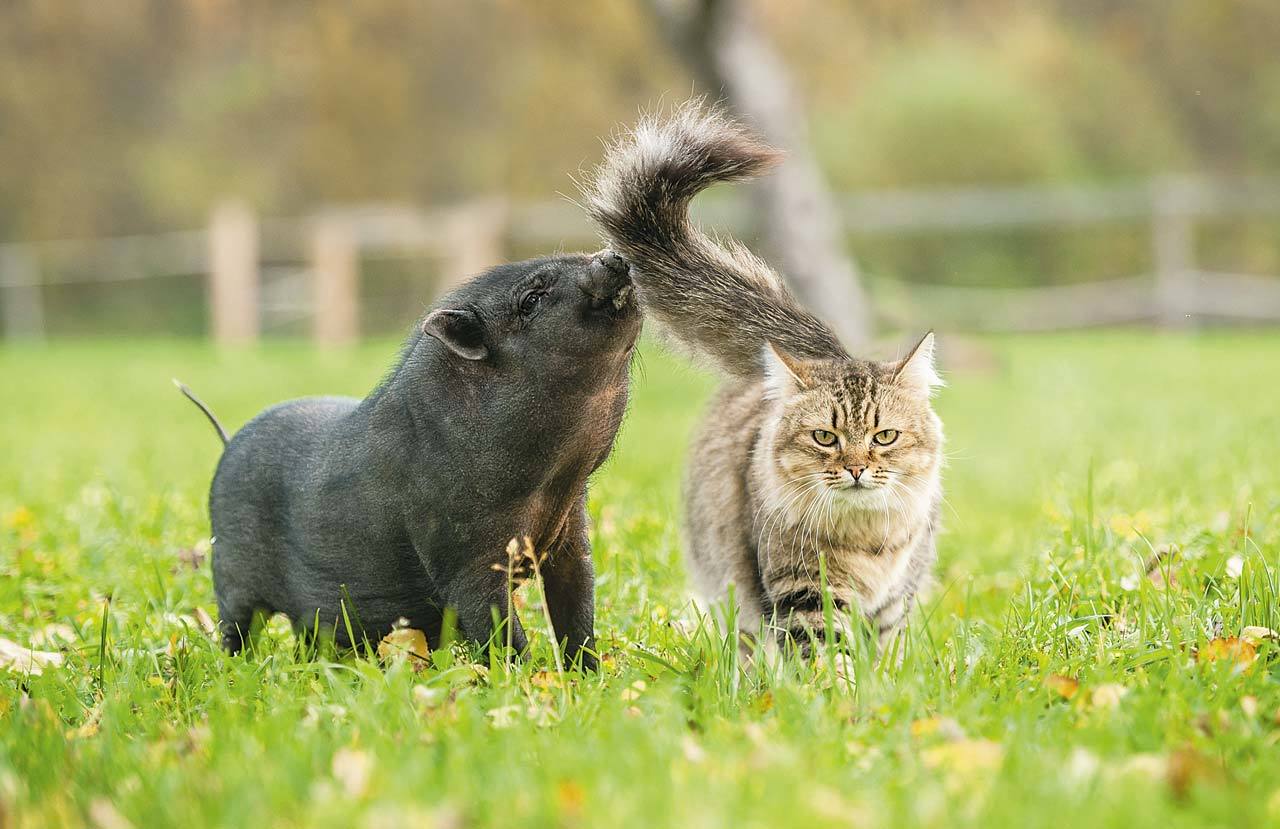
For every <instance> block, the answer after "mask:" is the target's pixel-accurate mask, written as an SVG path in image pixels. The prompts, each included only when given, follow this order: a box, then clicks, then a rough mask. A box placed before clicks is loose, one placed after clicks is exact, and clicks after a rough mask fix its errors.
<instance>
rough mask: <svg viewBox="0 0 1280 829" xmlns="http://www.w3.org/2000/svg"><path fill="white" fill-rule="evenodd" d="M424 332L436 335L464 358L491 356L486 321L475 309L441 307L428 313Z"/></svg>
mask: <svg viewBox="0 0 1280 829" xmlns="http://www.w3.org/2000/svg"><path fill="white" fill-rule="evenodd" d="M422 333H424V334H426V335H428V336H431V337H435V338H436V339H437V340H439V341H440V342H442V343H444V344H445V346H446V347H447V348H448V349H449V350H450V351H452V352H453V353H454V354H457V355H458V356H459V357H461V358H462V359H464V360H483V359H484V358H485V357H488V356H489V349H488V348H486V347H485V344H484V321H483V320H482V319H480V315H479V314H477V313H476V312H475V311H470V310H457V309H453V308H440V309H438V310H435V311H432V312H431V313H430V314H427V318H426V319H425V320H423V321H422Z"/></svg>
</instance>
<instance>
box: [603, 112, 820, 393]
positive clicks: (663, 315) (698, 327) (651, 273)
mask: <svg viewBox="0 0 1280 829" xmlns="http://www.w3.org/2000/svg"><path fill="white" fill-rule="evenodd" d="M781 157H782V154H781V153H780V152H779V151H778V150H776V149H774V148H773V147H770V146H768V145H767V144H765V143H763V142H762V141H761V140H760V139H758V138H756V137H755V136H754V135H752V134H751V133H750V132H748V131H747V130H746V129H745V128H743V127H742V126H741V125H740V124H738V123H736V122H735V121H733V120H732V119H731V118H729V117H728V116H726V115H725V114H724V113H723V112H722V111H720V110H718V109H715V108H710V107H707V106H705V105H704V104H703V102H701V101H699V100H695V101H691V102H689V103H687V104H685V105H684V106H682V107H680V108H679V109H678V110H677V111H676V112H675V113H674V115H671V116H669V117H665V118H664V117H659V116H649V117H646V118H644V119H642V120H641V121H640V123H639V124H637V125H636V127H635V128H634V129H633V130H632V131H631V132H629V133H626V134H624V135H623V136H622V137H621V138H619V139H618V140H617V141H615V142H614V143H613V144H612V146H610V147H609V149H608V151H607V153H606V155H605V158H604V161H603V162H601V164H600V167H599V169H598V170H597V171H596V174H595V176H594V177H593V178H592V179H591V180H590V181H589V182H588V183H587V184H586V185H585V186H584V187H583V195H584V196H585V206H586V209H587V213H588V214H589V215H590V217H591V218H592V219H593V220H594V221H595V222H596V223H597V224H599V225H600V227H601V228H602V229H603V230H604V232H605V235H606V236H607V238H608V240H609V242H610V244H611V245H612V246H613V247H614V249H615V250H617V251H618V252H619V253H621V254H622V255H623V256H625V257H626V258H627V259H628V260H630V261H631V264H632V266H633V267H634V269H635V273H634V278H635V281H636V283H637V285H638V286H639V289H640V296H641V299H642V301H643V303H644V305H645V308H646V310H647V311H648V313H649V314H650V315H651V316H652V317H655V318H656V319H658V320H659V321H661V322H662V323H664V324H665V326H666V327H667V328H668V329H670V331H671V333H672V334H673V335H674V336H675V337H676V338H677V339H679V340H681V341H682V342H683V343H684V344H686V345H688V346H689V347H691V348H692V349H693V350H694V351H695V352H696V353H697V354H700V355H703V356H705V357H706V358H709V359H710V360H712V361H713V362H714V363H715V364H716V365H717V366H719V367H720V368H721V369H723V370H724V371H726V372H728V373H730V374H733V375H737V376H740V377H757V376H760V374H761V372H762V370H763V365H762V361H761V354H762V352H763V350H764V346H765V344H766V343H771V344H772V345H773V346H774V347H775V348H779V349H782V350H784V351H786V352H788V353H790V354H792V355H793V356H796V357H808V358H823V357H839V356H843V355H844V354H845V352H844V350H843V349H842V348H841V346H840V343H839V341H838V340H837V338H836V336H835V335H834V334H833V333H832V332H831V330H830V329H828V328H827V327H826V326H825V325H824V324H823V323H822V322H821V321H819V320H818V319H817V317H815V316H814V315H813V314H811V313H809V312H808V311H806V310H805V309H804V308H803V307H801V305H800V304H799V303H798V302H797V301H796V300H795V298H794V297H792V296H791V293H790V292H789V291H788V290H787V289H786V287H785V286H784V285H783V283H782V280H781V279H780V278H779V277H778V275H777V274H776V273H775V272H774V271H773V270H772V269H771V268H770V267H769V266H768V265H766V264H765V263H764V262H763V261H761V260H760V259H759V258H758V257H756V256H755V255H754V254H752V253H751V252H750V251H748V250H747V249H746V248H745V247H743V246H742V245H741V244H739V243H738V242H735V241H733V240H729V241H727V242H725V243H724V244H721V243H719V242H717V241H716V240H714V239H712V238H710V237H709V236H707V235H706V234H705V233H704V232H702V231H701V230H699V229H698V228H697V227H695V226H694V225H693V223H692V222H691V221H690V219H689V202H690V201H691V200H692V199H693V197H694V196H696V195H697V194H698V193H699V192H701V191H702V190H704V189H706V188H707V187H709V186H711V185H712V184H715V183H716V182H720V181H735V180H740V179H748V178H753V177H755V176H758V175H760V174H761V173H763V172H765V171H766V170H768V169H769V168H770V167H772V166H773V165H774V164H776V163H777V162H778V161H779V160H780V159H781Z"/></svg>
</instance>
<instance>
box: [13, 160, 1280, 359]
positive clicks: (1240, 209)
mask: <svg viewBox="0 0 1280 829" xmlns="http://www.w3.org/2000/svg"><path fill="white" fill-rule="evenodd" d="M747 207H748V206H747V204H746V203H745V202H726V203H719V204H713V205H708V207H707V208H706V209H704V210H703V211H701V218H702V219H703V220H704V222H705V223H706V224H708V225H710V226H713V227H717V228H725V229H727V230H729V231H730V232H736V233H741V232H742V231H743V230H744V229H745V228H747V227H748V226H749V225H750V218H751V217H750V215H749V213H748V212H747ZM841 211H842V214H841V218H842V220H843V224H844V227H845V228H846V230H847V231H849V232H851V233H857V234H860V235H862V236H868V235H877V234H897V233H904V232H920V231H937V230H945V231H952V232H963V231H981V230H990V229H1000V228H1045V229H1062V228H1070V227H1079V226H1086V225H1106V224H1108V223H1115V222H1119V221H1134V220H1139V221H1143V222H1147V223H1149V225H1150V228H1151V245H1152V262H1153V263H1154V271H1153V272H1152V273H1149V274H1141V275H1135V276H1130V277H1125V278H1122V279H1115V280H1106V281H1096V282H1085V283H1079V284H1072V285H1061V286H1049V287H1043V286H1041V287H1029V288H1010V289H999V288H978V287H972V288H970V287H956V286H945V285H914V284H913V285H911V286H909V289H907V290H900V291H896V292H891V293H893V294H894V296H893V297H884V298H882V300H883V301H882V306H883V307H881V308H880V309H879V310H880V312H881V314H882V316H889V317H890V318H891V319H893V320H894V321H895V322H899V323H902V324H911V325H919V324H922V323H923V324H931V325H935V326H937V327H941V328H960V329H966V330H981V331H1030V330H1050V329H1060V328H1077V327H1083V326H1095V325H1111V324H1121V323H1134V322H1154V323H1157V324H1159V325H1161V326H1164V327H1168V328H1181V327H1186V326H1188V325H1193V324H1195V323H1196V322H1197V321H1198V320H1201V319H1213V320H1232V321H1246V322H1267V323H1274V322H1280V278H1277V277H1274V276H1264V275H1256V274H1230V273H1216V272H1209V271H1204V270H1201V269H1199V268H1197V266H1196V251H1195V241H1194V240H1195V232H1194V231H1195V227H1196V224H1197V223H1198V222H1201V221H1206V220H1222V219H1231V218H1237V217H1245V216H1265V217H1280V179H1250V180H1227V179H1206V178H1178V179H1170V178H1165V179H1159V180H1156V181H1152V182H1146V183H1140V184H1135V185H1124V186H1111V187H1069V188H1052V189H1045V188H1007V189H981V190H947V191H929V192H920V191H916V192H889V193H870V194H858V195H852V196H847V197H845V198H844V199H843V200H842V202H841ZM1278 243H1280V240H1278ZM596 244H598V237H597V236H596V235H595V232H594V231H593V229H592V228H591V226H590V225H589V224H588V223H587V222H586V221H585V219H584V218H583V216H582V214H581V211H580V210H579V209H578V208H577V207H575V206H574V205H572V204H569V203H568V202H567V201H559V202H548V203H538V204H508V203H506V202H503V201H501V200H496V199H494V200H484V201H476V202H471V203H467V204H462V205H456V206H450V207H442V208H434V209H417V208H410V207H398V206H394V207H383V206H366V207H359V208H354V209H342V210H328V211H324V212H322V213H319V214H317V215H314V216H310V217H307V218H304V219H283V220H282V219H274V220H265V221H263V220H259V219H258V218H257V217H255V216H254V215H253V213H252V212H251V211H250V210H249V209H248V208H247V207H245V206H243V205H237V204H225V205H221V206H219V207H218V208H217V209H215V210H214V212H213V214H212V216H211V218H210V222H209V226H208V227H207V228H206V229H204V230H196V231H182V232H173V233H161V234H155V235H148V236H131V237H119V238H111V239H92V240H72V241H54V242H39V243H8V244H0V309H3V310H2V317H0V323H2V324H3V332H4V335H5V337H6V338H10V339H40V338H42V337H43V336H44V333H45V311H44V303H43V291H42V289H43V287H44V286H49V285H57V284H67V283H74V282H100V283H101V282H105V283H110V282H122V281H131V280H137V279H148V278H159V277H163V276H165V275H175V274H204V275H205V278H206V280H207V286H208V290H207V294H208V312H209V330H210V332H211V334H212V336H213V338H214V339H215V340H216V341H217V342H219V343H224V344H228V345H234V344H243V343H250V342H253V341H254V340H256V339H257V338H258V337H259V335H260V332H261V329H262V320H263V319H264V317H274V318H280V317H282V316H283V317H287V318H296V319H302V318H309V319H310V322H311V330H312V335H313V337H314V339H315V340H316V341H317V342H318V343H320V344H324V345H341V344H345V343H349V342H351V341H353V340H355V339H356V338H357V337H358V336H359V330H358V327H359V326H358V320H359V297H360V291H359V282H360V260H361V257H362V256H363V255H368V254H376V253H379V252H384V251H387V250H394V251H399V252H403V251H406V250H412V251H420V252H423V253H425V254H427V255H429V256H432V257H435V258H436V259H437V260H438V261H439V263H440V272H441V273H442V275H443V279H442V284H443V287H445V288H447V287H449V286H450V285H452V284H455V283H457V282H459V281H461V280H462V279H464V278H466V277H467V276H469V275H471V274H474V273H477V272H479V271H481V270H483V269H484V268H486V267H488V266H490V265H492V264H495V263H497V262H500V261H502V260H503V259H504V258H505V256H506V253H507V251H508V250H509V249H510V248H519V249H525V250H528V249H534V250H554V249H557V248H590V247H592V246H594V245H596ZM285 260H289V261H297V262H302V263H304V264H303V265H301V266H292V267H289V266H286V267H280V266H273V265H268V264H264V263H271V262H279V261H285Z"/></svg>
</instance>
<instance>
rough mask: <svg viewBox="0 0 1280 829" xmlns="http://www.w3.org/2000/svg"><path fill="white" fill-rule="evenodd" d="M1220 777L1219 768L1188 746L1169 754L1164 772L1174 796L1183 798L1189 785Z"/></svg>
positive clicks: (1187, 792)
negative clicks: (1167, 764)
mask: <svg viewBox="0 0 1280 829" xmlns="http://www.w3.org/2000/svg"><path fill="white" fill-rule="evenodd" d="M1220 778H1221V769H1220V768H1219V767H1218V766H1215V765H1214V764H1213V763H1212V762H1210V760H1209V759H1208V758H1207V757H1205V756H1204V755H1203V754H1201V753H1200V752H1198V751H1196V750H1195V749H1194V748H1191V747H1190V746H1187V747H1184V748H1180V749H1178V750H1177V751H1175V752H1174V753H1173V754H1171V755H1169V766H1168V768H1167V770H1166V772H1165V781H1166V782H1167V783H1168V784H1169V789H1170V790H1171V791H1172V792H1173V795H1174V797H1176V798H1178V799H1179V800H1181V799H1183V798H1185V797H1186V796H1187V795H1188V794H1189V793H1190V791H1191V786H1192V784H1194V783H1197V782H1200V781H1208V782H1212V781H1216V780H1219V779H1220Z"/></svg>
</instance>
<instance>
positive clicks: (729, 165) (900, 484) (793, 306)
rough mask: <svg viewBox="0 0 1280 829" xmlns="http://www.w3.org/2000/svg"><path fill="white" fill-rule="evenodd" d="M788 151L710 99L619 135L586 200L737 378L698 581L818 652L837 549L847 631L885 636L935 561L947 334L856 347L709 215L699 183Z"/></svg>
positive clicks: (703, 522)
mask: <svg viewBox="0 0 1280 829" xmlns="http://www.w3.org/2000/svg"><path fill="white" fill-rule="evenodd" d="M778 157H779V154H778V153H777V152H776V151H775V150H773V149H772V148H770V147H768V146H767V145H765V144H763V143H761V142H760V141H759V140H758V139H756V138H755V137H753V136H752V135H751V134H749V133H748V132H747V131H746V130H744V129H743V128H742V127H740V126H739V125H738V124H736V123H735V122H733V121H732V120H730V119H729V118H728V117H726V116H725V115H723V114H722V113H720V112H718V111H716V110H712V109H708V108H706V107H704V106H702V105H701V104H700V103H697V102H694V103H691V104H688V105H686V106H684V107H682V108H681V109H679V110H678V111H677V112H676V113H675V114H674V115H673V116H672V117H669V118H666V119H663V118H658V117H653V118H647V119H645V120H643V121H642V122H641V123H640V124H639V125H638V126H637V127H636V128H635V129H634V130H633V131H632V132H630V133H628V134H626V135H625V136H623V137H622V138H621V139H620V140H618V141H617V142H616V143H614V145H613V146H612V147H611V148H610V149H609V151H608V153H607V155H606V157H605V159H604V161H603V163H602V164H601V167H600V169H599V171H598V172H597V174H596V176H595V177H594V179H593V180H592V181H591V182H590V183H589V184H588V185H587V186H586V188H585V196H586V207H587V210H588V212H589V213H590V215H591V217H592V218H593V219H594V220H595V221H596V222H597V223H598V224H599V225H600V226H601V227H602V228H603V229H604V231H605V234H606V236H607V237H608V240H609V243H610V244H611V245H612V247H613V248H614V249H616V250H618V251H619V252H621V253H622V254H623V255H624V256H626V257H627V258H628V259H629V260H630V261H631V262H632V264H633V266H634V270H635V273H634V278H635V281H636V284H637V287H638V290H639V292H640V296H641V300H642V302H643V305H644V307H645V308H646V311H647V312H648V314H649V316H650V317H651V318H654V319H656V320H658V321H659V322H661V323H663V325H664V327H666V328H667V329H668V330H669V331H670V332H671V333H672V334H673V335H674V336H675V338H676V339H677V340H678V341H680V342H682V343H683V344H685V345H687V346H688V347H689V348H690V349H691V350H693V351H694V353H695V354H696V355H700V356H702V357H704V358H706V359H708V360H710V361H711V362H712V363H713V364H714V365H716V366H717V367H719V368H720V369H721V370H722V371H723V372H725V373H726V374H727V375H728V377H727V379H726V382H725V385H724V386H723V388H721V390H720V392H719V394H718V395H717V397H716V399H715V401H714V402H713V404H712V405H711V408H710V410H709V412H708V414H707V417H706V419H705V421H704V422H703V424H702V427H701V429H700V431H699V433H698V436H697V438H696V440H695V442H694V445H693V448H692V451H691V458H690V461H689V468H688V472H687V475H686V479H685V502H686V508H687V532H688V560H689V567H690V571H691V574H692V577H693V581H694V584H695V587H696V588H697V590H698V592H699V593H700V594H701V596H702V597H703V598H704V599H706V600H710V601H722V600H724V599H725V598H726V597H727V595H728V592H729V590H730V585H733V586H734V590H735V595H736V597H737V604H738V606H739V614H738V620H739V626H740V627H741V629H743V630H744V631H747V632H757V631H759V630H760V627H761V625H762V623H766V624H777V625H778V626H779V627H780V628H781V629H782V630H783V631H784V632H785V633H786V634H787V635H789V636H791V637H793V638H796V639H797V640H798V641H800V642H801V644H802V647H803V646H805V645H806V643H807V642H808V636H807V635H806V634H808V633H819V634H821V633H823V632H824V631H822V628H823V622H822V619H823V611H822V604H823V599H822V593H821V582H820V576H819V572H820V567H819V560H820V558H821V559H823V560H824V563H825V568H826V572H827V580H828V585H829V587H830V589H831V593H832V597H833V600H834V604H835V606H836V610H837V619H838V620H839V622H838V624H839V625H840V627H842V628H847V627H848V626H849V623H850V622H851V619H850V617H849V615H848V614H849V613H850V612H854V609H855V608H856V609H857V610H858V611H860V612H861V613H862V614H864V615H865V616H866V618H867V619H868V620H869V621H870V623H871V624H872V625H873V626H874V627H875V628H876V629H877V630H879V631H880V633H881V638H882V641H883V639H884V638H886V637H888V636H889V635H891V634H892V633H893V632H895V631H896V630H897V629H898V628H899V627H900V626H901V624H902V622H903V620H904V619H905V617H906V614H907V612H908V610H909V609H910V607H911V605H912V603H913V599H914V597H915V595H916V593H917V591H918V590H919V588H920V587H921V585H922V584H923V583H925V582H926V581H927V580H928V578H929V577H930V574H931V572H932V569H933V563H934V558H935V552H934V538H935V534H936V532H937V525H938V504H939V502H940V500H941V479H940V470H941V465H942V429H941V423H940V422H939V420H938V418H937V416H936V415H935V414H934V413H933V410H932V408H931V407H930V403H929V398H930V394H931V391H932V388H933V387H934V386H936V385H939V383H940V381H939V380H938V376H937V374H936V372H935V371H934V368H933V337H932V335H927V336H926V337H925V338H924V339H923V340H922V341H921V342H920V344H919V345H918V346H917V347H916V348H915V349H914V350H913V351H912V353H911V354H909V355H908V356H907V357H906V358H904V359H902V360H898V361H893V362H873V361H865V360H858V359H854V358H853V357H851V356H850V355H849V354H848V353H847V352H846V351H845V350H844V348H843V347H842V346H841V345H840V343H839V341H838V340H837V338H836V337H835V335H834V334H833V333H832V332H831V330H830V329H829V328H828V327H827V326H825V325H824V324H823V323H822V322H821V321H819V320H818V318H817V317H815V316H814V315H813V314H812V313H810V312H809V311H807V310H806V309H804V308H803V307H801V306H800V305H799V303H797V302H796V300H795V299H794V298H793V297H792V295H791V294H790V292H789V291H788V290H787V289H786V287H785V286H784V285H783V283H782V280H781V279H779V277H778V275H777V274H776V273H774V271H773V270H772V269H770V268H769V266H768V265H766V264H765V263H764V262H763V261H761V260H760V259H759V258H757V257H756V256H754V255H753V254H751V253H750V252H749V251H747V250H746V249H745V248H744V247H742V246H741V245H739V244H737V243H734V242H728V243H726V244H720V243H717V242H716V241H714V240H712V239H711V238H709V237H708V236H707V235H706V234H704V233H702V232H701V231H700V230H698V229H697V228H696V227H694V226H693V224H692V223H691V222H690V220H689V217H688V205H689V202H690V200H691V199H692V198H693V197H694V196H695V195H696V194H697V193H698V192H700V191H701V190H703V189H705V188H706V187H708V186H709V185H711V184H713V183H715V182H718V181H728V180H733V179H742V178H749V177H752V176H755V175H758V174H760V173H762V172H764V171H765V170H767V169H768V168H769V167H770V166H771V165H772V164H774V163H775V162H776V161H777V160H778ZM889 436H892V437H893V440H891V441H886V440H885V439H886V438H887V437H889ZM828 441H830V443H829V444H828ZM881 442H885V445H881Z"/></svg>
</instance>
